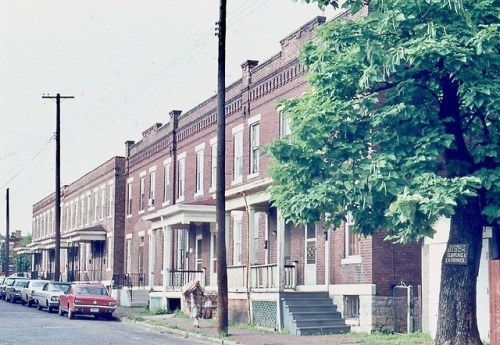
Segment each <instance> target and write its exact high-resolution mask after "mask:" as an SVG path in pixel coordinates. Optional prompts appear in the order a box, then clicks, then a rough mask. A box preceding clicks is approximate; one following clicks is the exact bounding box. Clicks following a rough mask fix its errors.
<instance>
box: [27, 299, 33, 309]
mask: <svg viewBox="0 0 500 345" xmlns="http://www.w3.org/2000/svg"><path fill="white" fill-rule="evenodd" d="M32 303H33V302H31V301H30V300H28V303H26V305H27V306H28V308H29V307H31V304H32Z"/></svg>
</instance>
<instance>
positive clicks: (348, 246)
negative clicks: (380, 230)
mask: <svg viewBox="0 0 500 345" xmlns="http://www.w3.org/2000/svg"><path fill="white" fill-rule="evenodd" d="M360 249H361V246H360V243H359V234H357V233H355V232H354V220H353V218H352V214H351V212H348V213H347V221H346V225H345V257H346V258H348V257H349V256H356V255H360V254H361V250H360Z"/></svg>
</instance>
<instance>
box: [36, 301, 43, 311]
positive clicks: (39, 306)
mask: <svg viewBox="0 0 500 345" xmlns="http://www.w3.org/2000/svg"><path fill="white" fill-rule="evenodd" d="M36 309H38V310H42V309H43V307H42V305H41V304H40V302H38V304H37V305H36Z"/></svg>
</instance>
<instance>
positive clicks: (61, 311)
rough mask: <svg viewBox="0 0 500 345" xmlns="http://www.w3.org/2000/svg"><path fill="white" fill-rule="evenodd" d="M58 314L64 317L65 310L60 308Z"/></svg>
mask: <svg viewBox="0 0 500 345" xmlns="http://www.w3.org/2000/svg"><path fill="white" fill-rule="evenodd" d="M57 313H58V314H59V316H64V310H63V308H61V307H60V306H59V310H58V311H57Z"/></svg>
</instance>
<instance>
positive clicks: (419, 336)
mask: <svg viewBox="0 0 500 345" xmlns="http://www.w3.org/2000/svg"><path fill="white" fill-rule="evenodd" d="M357 335H358V336H359V337H360V339H359V341H358V342H357V343H358V344H390V345H430V344H432V338H431V336H430V335H429V334H424V333H420V332H416V333H410V334H387V333H381V332H376V333H373V334H357Z"/></svg>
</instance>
